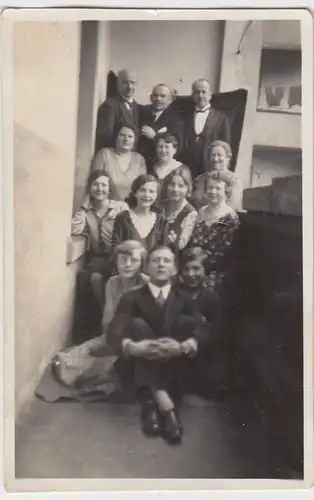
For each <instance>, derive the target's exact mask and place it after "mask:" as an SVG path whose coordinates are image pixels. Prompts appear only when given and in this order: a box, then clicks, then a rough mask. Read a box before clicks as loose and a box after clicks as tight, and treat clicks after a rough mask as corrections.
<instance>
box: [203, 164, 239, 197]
mask: <svg viewBox="0 0 314 500" xmlns="http://www.w3.org/2000/svg"><path fill="white" fill-rule="evenodd" d="M211 180H213V181H216V182H224V183H225V192H226V198H227V200H230V199H231V198H232V193H233V188H234V186H235V184H236V176H235V174H234V173H233V172H230V170H214V171H213V172H208V173H206V174H205V175H204V181H205V182H204V195H206V193H207V189H208V184H209V182H210V181H211Z"/></svg>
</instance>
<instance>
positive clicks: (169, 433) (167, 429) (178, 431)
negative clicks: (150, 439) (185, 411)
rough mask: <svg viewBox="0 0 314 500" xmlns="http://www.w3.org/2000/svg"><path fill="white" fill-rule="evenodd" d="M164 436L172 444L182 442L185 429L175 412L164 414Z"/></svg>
mask: <svg viewBox="0 0 314 500" xmlns="http://www.w3.org/2000/svg"><path fill="white" fill-rule="evenodd" d="M163 417H164V426H163V431H164V436H165V438H166V439H167V441H168V442H169V443H170V444H177V443H180V442H181V439H182V433H183V428H182V425H181V422H180V420H179V417H178V415H177V413H176V411H175V410H170V411H167V412H166V413H164V415H163Z"/></svg>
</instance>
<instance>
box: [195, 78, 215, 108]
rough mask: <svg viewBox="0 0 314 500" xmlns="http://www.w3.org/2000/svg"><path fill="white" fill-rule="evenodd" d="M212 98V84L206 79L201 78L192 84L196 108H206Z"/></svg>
mask: <svg viewBox="0 0 314 500" xmlns="http://www.w3.org/2000/svg"><path fill="white" fill-rule="evenodd" d="M211 96H212V91H211V84H210V82H209V81H208V80H206V78H199V79H198V80H195V81H194V82H193V83H192V98H193V101H194V102H195V104H196V106H198V107H199V108H205V107H206V106H208V104H209V102H210V100H211Z"/></svg>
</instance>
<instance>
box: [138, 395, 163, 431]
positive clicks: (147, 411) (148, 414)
mask: <svg viewBox="0 0 314 500" xmlns="http://www.w3.org/2000/svg"><path fill="white" fill-rule="evenodd" d="M141 421H142V429H143V432H144V433H145V434H146V435H147V436H158V435H159V434H160V424H159V414H158V410H157V407H156V404H155V402H154V401H153V400H147V401H142V402H141Z"/></svg>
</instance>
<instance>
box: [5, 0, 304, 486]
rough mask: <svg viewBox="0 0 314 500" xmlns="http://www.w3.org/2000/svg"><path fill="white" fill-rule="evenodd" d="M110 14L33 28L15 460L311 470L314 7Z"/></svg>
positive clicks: (27, 76) (17, 153)
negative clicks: (313, 72) (308, 382)
mask: <svg viewBox="0 0 314 500" xmlns="http://www.w3.org/2000/svg"><path fill="white" fill-rule="evenodd" d="M110 12H111V11H108V13H107V14H105V13H104V12H102V13H99V11H95V14H94V16H92V14H89V15H88V16H87V18H81V19H79V18H76V19H71V17H70V16H68V17H66V16H63V17H60V18H57V17H56V14H54V16H53V15H51V18H49V17H46V18H45V19H43V18H40V16H41V14H39V15H38V18H34V19H32V18H30V19H20V20H19V19H18V18H17V19H16V20H15V21H14V22H12V26H11V28H12V29H11V34H12V38H11V44H12V52H11V66H10V67H11V69H10V71H11V83H12V85H11V97H12V110H11V117H10V120H11V121H12V140H11V153H10V154H11V158H12V168H11V169H10V164H9V163H8V164H7V165H5V170H6V171H7V173H6V175H7V176H11V177H10V179H11V181H12V188H13V201H12V207H13V212H14V213H13V215H12V219H11V224H12V227H13V232H14V247H13V257H14V263H13V265H14V295H12V308H13V314H14V324H13V323H11V322H10V325H13V326H12V330H11V328H9V327H8V330H7V331H6V334H7V340H8V337H9V336H10V339H11V340H10V341H9V340H8V342H12V345H13V344H14V362H13V359H11V361H9V363H10V364H11V369H12V375H14V382H12V384H13V385H11V386H10V390H11V391H13V390H14V395H13V396H12V398H11V399H12V401H13V404H14V412H15V413H14V414H13V419H15V424H14V428H15V431H14V453H13V460H14V471H13V472H12V474H13V476H12V477H14V479H15V480H17V481H19V480H21V481H23V480H35V479H38V480H40V479H42V480H43V479H49V480H50V482H49V484H50V485H54V484H57V483H54V482H53V481H56V480H57V479H56V478H58V479H68V478H71V481H72V482H73V483H75V480H78V479H95V480H97V479H116V478H122V479H139V478H144V479H155V480H157V479H170V478H172V479H177V480H179V479H180V480H181V479H202V480H204V479H205V480H217V479H219V480H242V479H251V480H282V481H283V482H282V484H285V486H286V487H289V482H291V484H292V483H293V484H301V483H302V481H303V480H304V479H305V477H306V460H307V458H306V457H307V455H306V454H305V448H304V446H305V441H306V438H305V436H306V432H307V431H306V429H307V420H306V419H305V415H306V413H305V410H304V408H305V406H304V404H305V400H304V394H305V391H304V388H305V382H304V381H305V379H304V374H305V369H306V363H307V362H306V358H305V357H304V353H306V352H309V350H311V344H306V342H307V340H306V336H305V333H304V332H305V326H306V324H307V325H308V320H309V319H311V307H312V306H311V297H312V295H311V294H312V292H309V295H306V297H307V299H309V301H310V306H309V302H308V301H307V302H306V304H307V308H310V309H307V314H308V315H307V318H308V319H307V323H305V320H304V319H303V313H304V304H305V302H304V300H307V299H306V297H305V295H304V293H303V285H304V279H303V278H304V275H303V263H304V259H303V253H302V252H305V250H306V245H305V244H302V238H303V229H302V228H304V227H305V225H303V223H304V218H303V217H302V213H303V212H302V201H303V202H304V199H305V198H304V196H308V191H307V195H305V194H304V193H305V192H303V193H302V185H303V182H302V181H303V176H302V173H303V169H310V170H311V173H310V174H309V176H308V177H307V179H308V183H309V184H310V183H311V182H312V166H313V164H312V163H311V164H310V162H311V161H312V157H311V156H309V157H306V158H308V160H307V161H306V162H305V161H304V158H305V154H306V153H305V148H304V144H305V142H304V136H305V133H306V130H305V129H306V128H307V127H302V126H301V124H302V123H304V122H302V120H303V113H304V110H308V108H309V107H310V105H311V104H312V98H313V96H311V95H310V94H311V92H308V93H307V92H306V91H305V90H304V88H305V87H304V85H305V77H304V74H305V73H304V71H305V66H307V68H308V69H309V71H310V69H311V65H312V59H311V57H312V49H313V47H311V43H310V49H311V50H307V51H305V49H304V43H305V40H307V37H306V36H304V35H303V31H304V30H306V29H309V27H310V28H311V26H312V24H311V23H312V20H311V17H310V14H308V13H306V11H302V10H299V9H296V10H294V11H285V10H282V11H281V12H279V13H278V11H276V12H277V14H276V15H275V13H274V14H273V15H272V12H271V11H267V10H265V11H264V15H263V12H259V13H258V11H256V12H253V11H243V13H242V15H239V14H240V12H238V15H236V12H235V11H234V12H233V14H232V13H231V12H226V11H223V10H221V11H215V13H213V14H211V12H210V10H208V11H204V12H205V13H204V14H203V15H201V14H198V15H196V14H195V15H193V11H191V13H190V15H189V14H188V13H186V15H185V16H183V17H182V16H181V17H180V15H179V14H180V13H179V12H178V14H177V17H175V16H174V15H173V14H172V16H170V15H169V17H168V18H167V15H166V12H165V14H164V17H163V18H158V19H157V18H156V19H154V18H153V17H149V16H148V14H147V18H145V16H142V17H141V16H140V14H139V15H138V16H137V15H136V11H135V12H133V14H132V16H129V17H128V15H127V12H128V11H125V12H123V11H121V13H118V11H114V13H115V14H114V15H113V16H112V17H110ZM106 16H107V17H106ZM308 33H309V34H310V36H309V38H310V41H311V40H312V38H311V37H312V35H311V33H312V32H311V31H309V32H308ZM308 47H309V46H307V49H308ZM8 71H9V69H8ZM311 78H312V76H311ZM307 88H311V87H307ZM308 99H309V101H308ZM307 103H309V104H307ZM312 111H313V110H312ZM7 116H8V115H7ZM307 116H309V115H307ZM311 120H312V118H311V119H310V120H309V121H308V131H310V130H311V127H312V123H310V121H311ZM312 139H313V136H312ZM312 139H311V140H312ZM307 144H309V143H307ZM305 163H306V165H305ZM9 171H10V172H9ZM8 172H9V173H8ZM307 203H310V200H308V199H307ZM307 206H308V207H309V211H311V209H312V205H311V204H309V205H307ZM303 215H304V213H303ZM307 215H309V214H307ZM309 220H310V221H311V219H309ZM308 231H309V234H310V233H311V231H312V225H311V224H309V226H308ZM8 241H9V240H8ZM308 241H311V238H310V239H309V240H308ZM8 244H9V243H8ZM308 250H310V248H308ZM306 262H307V265H308V266H309V267H308V271H309V273H310V272H311V269H312V268H311V266H312V257H307V261H306ZM12 272H13V268H12ZM11 278H12V280H13V277H12V276H11ZM305 279H306V278H305ZM309 279H310V278H309V277H308V278H307V281H306V283H307V284H309V281H308V280H309ZM12 339H13V340H12ZM306 345H308V348H306ZM6 361H7V363H8V358H7V359H6ZM307 361H308V359H307ZM6 384H8V380H6ZM7 390H9V389H7ZM306 394H307V392H306ZM307 408H308V409H307V414H308V418H309V419H310V418H311V415H310V414H311V412H312V411H313V408H312V407H311V408H310V410H309V407H308V405H307ZM12 425H13V424H12ZM309 439H310V438H309ZM284 480H285V481H284ZM34 484H35V483H34ZM95 484H96V483H95ZM253 487H254V482H253ZM56 489H58V488H57V486H56Z"/></svg>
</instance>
